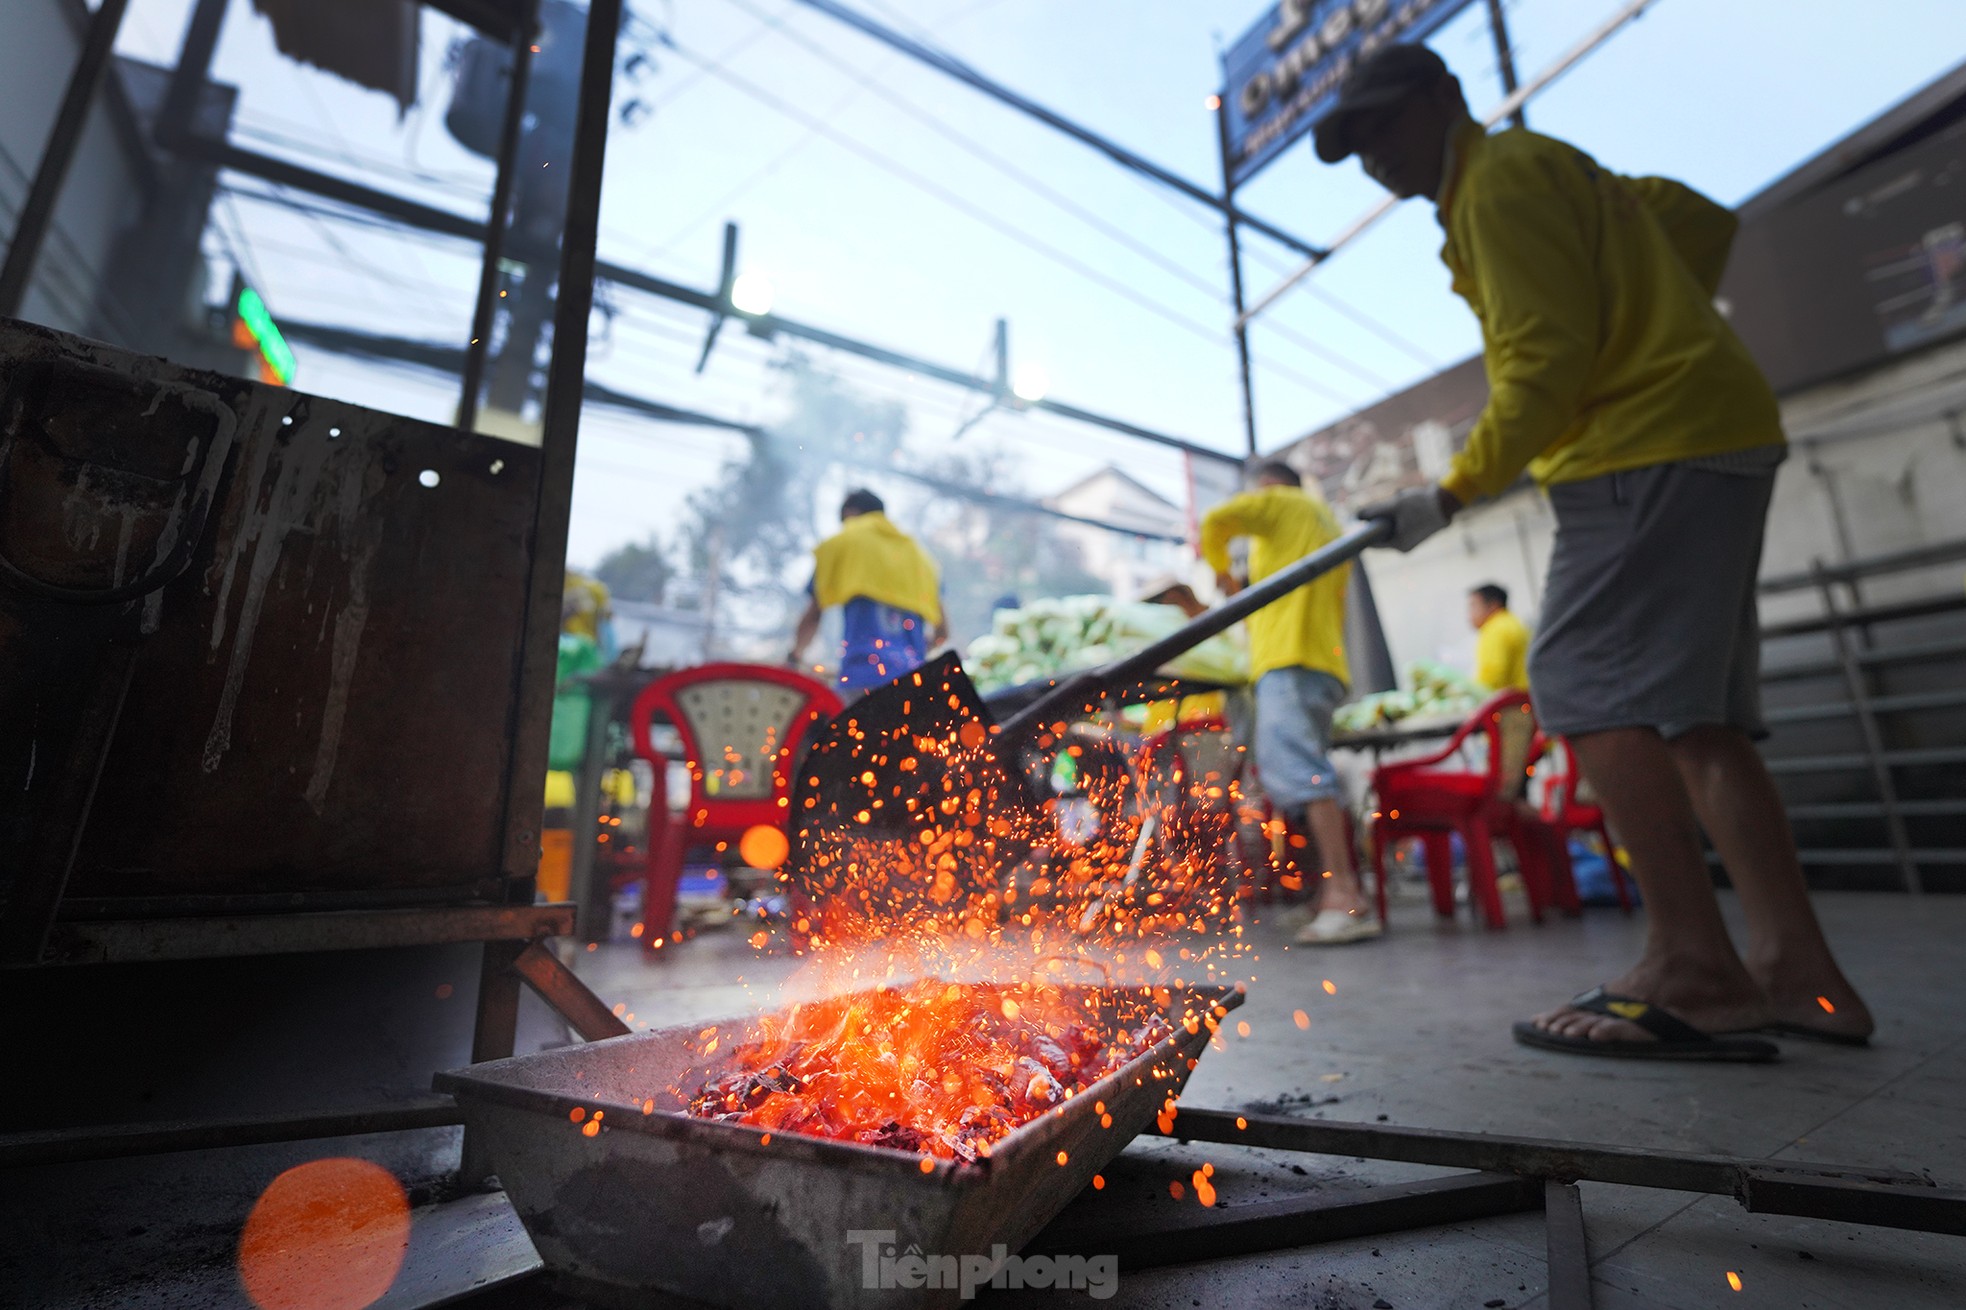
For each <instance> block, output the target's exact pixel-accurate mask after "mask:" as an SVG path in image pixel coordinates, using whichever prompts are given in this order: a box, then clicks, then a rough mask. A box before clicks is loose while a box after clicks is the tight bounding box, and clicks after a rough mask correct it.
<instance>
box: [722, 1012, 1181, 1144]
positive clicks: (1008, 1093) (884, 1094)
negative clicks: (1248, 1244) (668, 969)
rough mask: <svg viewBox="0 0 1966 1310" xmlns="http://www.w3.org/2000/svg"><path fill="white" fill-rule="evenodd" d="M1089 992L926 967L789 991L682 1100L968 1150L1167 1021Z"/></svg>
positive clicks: (1124, 1057) (1128, 1054) (784, 1121)
mask: <svg viewBox="0 0 1966 1310" xmlns="http://www.w3.org/2000/svg"><path fill="white" fill-rule="evenodd" d="M1091 995H1092V994H1091V993H1087V992H1084V991H1081V990H1074V991H1073V992H1071V993H1067V992H1065V991H1062V990H1060V989H1058V988H1055V987H1046V986H1043V985H1038V984H1031V985H1021V986H1008V985H999V984H990V983H948V982H944V981H942V980H940V979H935V978H928V979H923V980H922V981H920V982H916V983H914V984H912V985H910V986H908V987H906V988H901V989H882V990H879V991H869V992H857V993H853V994H850V995H846V996H840V997H834V998H832V999H830V1000H824V1001H815V1002H812V1003H809V1004H805V1005H795V1006H792V1007H791V1008H789V1009H787V1010H782V1011H777V1012H774V1013H772V1014H767V1015H765V1016H764V1017H763V1018H761V1019H759V1020H758V1021H757V1022H756V1023H755V1024H754V1025H753V1026H752V1028H751V1029H750V1031H749V1032H748V1033H746V1034H745V1035H744V1037H743V1038H742V1039H740V1040H739V1041H737V1042H736V1043H735V1044H734V1045H733V1046H732V1047H731V1048H730V1053H729V1056H728V1059H727V1062H726V1063H724V1064H722V1065H721V1066H720V1067H719V1068H717V1069H716V1070H714V1071H711V1072H709V1074H708V1076H707V1077H706V1079H705V1081H704V1083H703V1085H702V1087H701V1089H700V1090H699V1091H698V1092H697V1093H696V1095H695V1096H694V1097H692V1098H691V1100H690V1113H691V1114H694V1115H697V1116H698V1117H701V1118H707V1119H718V1120H722V1121H725V1122H735V1123H744V1124H750V1125H753V1126H756V1127H760V1128H767V1129H771V1130H773V1131H778V1132H794V1133H805V1134H807V1135H810V1136H814V1137H831V1138H835V1139H838V1140H842V1141H850V1142H863V1143H866V1144H868V1145H873V1146H886V1147H892V1148H895V1149H897V1150H904V1151H911V1152H916V1153H919V1154H920V1155H921V1156H922V1157H923V1159H924V1160H925V1161H926V1160H927V1159H929V1158H936V1159H943V1160H963V1161H967V1162H974V1161H975V1160H977V1159H979V1158H981V1157H983V1156H987V1155H988V1154H989V1153H990V1151H991V1148H992V1147H993V1145H994V1144H995V1143H997V1142H999V1141H1001V1140H1002V1139H1003V1138H1004V1137H1005V1136H1006V1135H1007V1134H1008V1133H1009V1132H1010V1131H1011V1130H1012V1129H1014V1128H1016V1127H1018V1126H1019V1125H1020V1124H1024V1123H1028V1122H1029V1121H1030V1120H1032V1119H1035V1118H1036V1117H1038V1116H1039V1115H1041V1114H1043V1113H1044V1112H1045V1111H1047V1110H1049V1109H1052V1108H1053V1107H1055V1106H1058V1105H1060V1104H1062V1103H1063V1102H1064V1101H1065V1100H1066V1099H1067V1098H1068V1097H1069V1096H1072V1095H1076V1094H1077V1093H1079V1092H1081V1091H1084V1090H1085V1089H1086V1088H1087V1087H1089V1086H1091V1085H1092V1084H1093V1083H1094V1082H1097V1081H1098V1080H1099V1079H1100V1078H1102V1077H1104V1076H1105V1075H1106V1074H1107V1073H1109V1072H1111V1071H1112V1070H1114V1069H1116V1068H1118V1067H1119V1066H1120V1065H1122V1064H1124V1063H1125V1062H1126V1061H1128V1060H1130V1059H1132V1058H1133V1057H1134V1056H1135V1055H1137V1054H1139V1053H1140V1052H1142V1051H1144V1050H1146V1049H1148V1048H1149V1047H1151V1046H1152V1045H1153V1044H1154V1043H1156V1042H1158V1041H1159V1040H1161V1038H1163V1037H1165V1036H1166V1035H1167V1033H1168V1032H1169V1025H1168V1024H1167V1022H1166V1021H1165V1019H1163V1018H1162V1017H1161V1016H1160V1013H1159V1012H1158V1011H1157V1010H1154V1009H1152V1008H1151V1007H1150V1005H1148V1004H1147V1003H1146V1002H1145V1001H1144V999H1143V1000H1142V1001H1141V1002H1140V1003H1139V1004H1136V1005H1134V1006H1132V1007H1131V1008H1132V1011H1133V1012H1131V1013H1127V1014H1126V1015H1124V1016H1123V1017H1120V1018H1115V1017H1113V1016H1112V1015H1111V1014H1109V1013H1108V1014H1102V1013H1101V1012H1099V1011H1098V1010H1096V1009H1095V1008H1093V1002H1092V1001H1091V1000H1090V999H1089V997H1090V996H1091ZM706 1053H707V1052H706Z"/></svg>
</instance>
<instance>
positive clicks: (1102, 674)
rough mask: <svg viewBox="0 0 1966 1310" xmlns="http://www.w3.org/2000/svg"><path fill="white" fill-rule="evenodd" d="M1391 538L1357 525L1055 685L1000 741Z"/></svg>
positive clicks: (1148, 668)
mask: <svg viewBox="0 0 1966 1310" xmlns="http://www.w3.org/2000/svg"><path fill="white" fill-rule="evenodd" d="M1392 535H1393V526H1392V521H1391V520H1390V519H1371V520H1369V521H1367V522H1365V523H1361V524H1359V525H1358V526H1357V527H1355V528H1353V529H1352V530H1351V531H1350V532H1347V533H1346V534H1345V535H1344V536H1342V537H1339V538H1337V539H1336V540H1335V541H1332V542H1330V543H1328V544H1326V545H1324V546H1321V547H1319V548H1318V549H1317V550H1314V551H1312V552H1311V553H1310V554H1308V555H1306V556H1304V558H1302V559H1300V560H1298V561H1297V562H1296V563H1295V564H1292V565H1291V566H1290V567H1289V568H1287V569H1282V570H1279V571H1278V572H1276V573H1272V574H1271V575H1270V576H1269V577H1267V578H1264V579H1263V580H1262V581H1261V582H1259V583H1257V584H1256V585H1255V586H1253V587H1250V588H1248V589H1247V590H1245V591H1242V592H1238V593H1237V594H1236V595H1234V596H1232V597H1230V598H1229V599H1228V600H1225V601H1223V602H1222V603H1221V604H1220V605H1217V606H1215V607H1214V608H1213V609H1211V610H1209V611H1208V612H1207V613H1205V614H1203V615H1201V616H1200V617H1198V618H1196V619H1194V620H1193V621H1192V622H1190V623H1187V624H1184V625H1183V626H1182V627H1180V628H1177V629H1176V630H1175V631H1173V632H1170V633H1169V634H1168V635H1167V636H1165V637H1162V638H1161V639H1160V640H1159V641H1156V642H1154V643H1152V644H1151V645H1148V646H1145V647H1143V648H1141V649H1140V650H1137V651H1135V652H1134V653H1133V654H1131V655H1128V656H1126V657H1125V658H1124V659H1118V660H1115V661H1113V662H1112V663H1111V664H1108V665H1105V666H1103V667H1101V668H1097V669H1093V670H1092V671H1091V672H1089V673H1083V674H1080V675H1078V676H1077V677H1072V678H1067V679H1065V681H1063V682H1061V683H1059V684H1058V686H1057V687H1055V688H1053V689H1052V690H1051V691H1048V692H1046V693H1045V694H1044V695H1042V696H1040V697H1038V698H1037V699H1036V700H1034V701H1032V702H1031V703H1030V704H1029V705H1026V706H1025V707H1024V708H1023V709H1021V710H1019V711H1018V712H1017V713H1015V714H1013V715H1011V716H1010V717H1009V718H1007V719H1005V720H1004V721H1003V722H1002V723H1001V724H999V725H998V732H999V734H1000V739H1016V738H1019V737H1021V736H1023V735H1024V734H1025V733H1028V732H1030V731H1031V730H1032V729H1033V728H1035V727H1036V725H1038V724H1040V723H1043V722H1045V721H1047V720H1048V719H1050V718H1051V717H1052V716H1053V715H1055V714H1057V713H1058V712H1059V711H1060V710H1063V709H1066V708H1068V707H1071V706H1073V705H1074V703H1075V702H1076V703H1077V704H1079V705H1083V704H1084V703H1085V699H1084V698H1085V697H1086V696H1088V695H1090V694H1091V693H1092V691H1093V689H1094V688H1095V687H1097V688H1104V687H1110V686H1112V685H1114V684H1116V683H1125V682H1132V681H1133V680H1135V679H1136V678H1142V677H1145V676H1146V675H1147V674H1149V673H1152V672H1153V671H1154V670H1155V669H1158V668H1159V667H1160V666H1161V665H1163V664H1165V663H1167V662H1168V661H1169V660H1171V659H1173V658H1174V657H1175V656H1177V655H1185V654H1187V653H1188V652H1189V651H1191V650H1193V649H1194V648H1195V647H1197V646H1199V645H1201V644H1202V643H1203V642H1204V641H1207V640H1208V639H1209V638H1210V637H1213V636H1214V635H1215V634H1216V633H1218V632H1222V631H1224V630H1226V629H1227V628H1229V627H1230V626H1231V625H1232V624H1236V623H1240V622H1242V620H1244V619H1246V618H1248V617H1249V616H1250V615H1251V614H1254V613H1255V612H1256V611H1257V610H1260V609H1262V608H1263V607H1264V606H1265V605H1268V604H1271V603H1272V602H1274V601H1277V600H1280V599H1282V598H1283V597H1284V596H1287V595H1289V594H1290V593H1291V592H1293V591H1295V590H1297V588H1299V587H1302V586H1305V585H1307V584H1309V583H1312V582H1315V581H1316V580H1317V579H1319V578H1321V577H1323V576H1324V575H1325V574H1327V573H1329V572H1331V570H1333V569H1335V568H1337V567H1338V566H1339V565H1340V564H1347V563H1350V562H1351V561H1352V560H1354V559H1357V558H1358V557H1359V556H1360V555H1361V554H1363V553H1364V551H1365V549H1366V547H1368V546H1379V545H1383V544H1385V542H1386V541H1387V540H1388V539H1389V538H1390V537H1391V536H1392Z"/></svg>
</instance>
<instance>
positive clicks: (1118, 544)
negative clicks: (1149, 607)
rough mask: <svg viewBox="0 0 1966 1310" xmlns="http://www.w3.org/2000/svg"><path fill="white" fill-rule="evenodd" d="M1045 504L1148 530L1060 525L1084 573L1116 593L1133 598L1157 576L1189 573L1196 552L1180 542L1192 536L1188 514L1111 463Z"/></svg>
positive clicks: (1077, 524) (1059, 531)
mask: <svg viewBox="0 0 1966 1310" xmlns="http://www.w3.org/2000/svg"><path fill="white" fill-rule="evenodd" d="M1042 503H1043V504H1044V506H1045V508H1047V509H1052V510H1056V511H1058V512H1059V513H1061V514H1071V515H1075V516H1077V517H1079V518H1086V519H1096V520H1098V521H1099V522H1101V523H1109V524H1113V525H1115V526H1116V527H1119V528H1123V529H1130V530H1133V531H1137V532H1140V533H1143V534H1147V535H1143V536H1137V537H1135V536H1128V535H1127V534H1126V533H1125V532H1116V531H1112V530H1110V529H1108V528H1101V527H1094V526H1093V525H1092V524H1089V523H1064V522H1061V523H1059V524H1058V525H1057V531H1058V533H1059V535H1060V536H1062V537H1065V538H1067V539H1069V540H1070V541H1071V542H1072V543H1073V544H1074V545H1075V546H1077V547H1078V550H1079V553H1080V557H1081V560H1082V562H1083V563H1084V566H1085V570H1086V572H1088V573H1090V574H1092V575H1093V576H1094V577H1097V578H1100V579H1101V580H1103V581H1104V582H1105V583H1106V584H1107V586H1108V587H1109V588H1110V589H1111V591H1112V594H1113V595H1115V596H1119V597H1123V598H1125V599H1129V600H1130V599H1132V598H1134V597H1136V596H1138V595H1139V594H1140V592H1141V590H1142V589H1144V588H1145V587H1146V585H1147V584H1148V583H1149V582H1152V581H1153V580H1154V579H1155V578H1158V577H1162V576H1164V575H1166V574H1168V573H1176V572H1178V573H1180V574H1181V575H1182V576H1183V577H1186V576H1187V575H1188V573H1189V572H1190V567H1189V566H1190V563H1191V562H1192V560H1193V558H1194V552H1193V550H1192V549H1190V548H1189V547H1188V546H1186V545H1184V544H1183V542H1182V539H1183V538H1185V537H1186V536H1187V535H1188V515H1187V512H1186V511H1185V510H1183V509H1182V508H1181V507H1180V506H1179V505H1176V504H1175V503H1174V502H1173V501H1170V500H1168V499H1167V498H1166V497H1165V496H1163V495H1161V494H1160V493H1159V492H1157V491H1155V490H1154V489H1153V488H1151V487H1148V486H1145V485H1143V484H1142V483H1140V482H1138V481H1136V480H1135V479H1133V478H1131V477H1129V476H1127V475H1126V474H1125V473H1122V472H1121V471H1120V470H1119V469H1117V468H1115V467H1113V466H1112V465H1110V464H1109V465H1107V466H1106V467H1105V468H1103V469H1100V470H1099V471H1098V472H1097V473H1094V474H1091V475H1090V476H1088V477H1085V478H1081V479H1080V480H1079V481H1077V482H1074V483H1073V484H1072V485H1071V486H1069V487H1066V488H1065V489H1064V490H1063V491H1060V492H1057V493H1056V494H1054V495H1050V496H1046V497H1045V498H1044V500H1043V502H1042Z"/></svg>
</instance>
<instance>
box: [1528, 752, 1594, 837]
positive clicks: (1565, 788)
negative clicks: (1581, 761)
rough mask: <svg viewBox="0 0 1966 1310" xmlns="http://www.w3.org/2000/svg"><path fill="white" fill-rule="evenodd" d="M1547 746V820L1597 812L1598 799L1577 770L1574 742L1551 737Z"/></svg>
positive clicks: (1544, 771) (1544, 794)
mask: <svg viewBox="0 0 1966 1310" xmlns="http://www.w3.org/2000/svg"><path fill="white" fill-rule="evenodd" d="M1544 744H1545V747H1546V750H1545V753H1544V755H1543V758H1544V759H1545V760H1547V761H1548V763H1547V764H1546V765H1545V766H1544V768H1543V770H1542V773H1543V779H1544V785H1545V790H1544V792H1543V815H1544V817H1545V818H1549V819H1561V818H1564V817H1566V816H1567V815H1569V814H1570V813H1571V812H1572V811H1573V810H1575V809H1581V808H1592V809H1595V808H1596V806H1597V795H1596V793H1595V792H1593V791H1592V790H1591V785H1590V783H1589V782H1588V781H1586V780H1585V778H1584V775H1583V772H1582V771H1581V770H1580V769H1578V767H1577V756H1576V753H1575V752H1574V751H1572V750H1571V749H1570V739H1569V738H1568V737H1550V738H1547V739H1545V743H1544Z"/></svg>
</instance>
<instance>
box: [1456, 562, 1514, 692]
mask: <svg viewBox="0 0 1966 1310" xmlns="http://www.w3.org/2000/svg"><path fill="white" fill-rule="evenodd" d="M1468 622H1469V623H1470V624H1471V625H1473V627H1474V630H1475V681H1476V682H1478V683H1480V684H1481V685H1482V686H1484V687H1486V688H1488V690H1490V691H1528V690H1529V629H1528V628H1526V627H1524V626H1523V624H1522V620H1521V619H1519V618H1517V617H1516V616H1515V611H1514V610H1511V609H1510V608H1509V593H1508V592H1507V591H1506V590H1504V589H1503V588H1502V587H1501V586H1500V585H1499V584H1497V583H1493V582H1484V583H1482V584H1481V585H1480V586H1479V587H1476V588H1475V589H1474V590H1473V591H1471V592H1469V593H1468Z"/></svg>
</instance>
